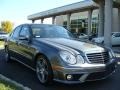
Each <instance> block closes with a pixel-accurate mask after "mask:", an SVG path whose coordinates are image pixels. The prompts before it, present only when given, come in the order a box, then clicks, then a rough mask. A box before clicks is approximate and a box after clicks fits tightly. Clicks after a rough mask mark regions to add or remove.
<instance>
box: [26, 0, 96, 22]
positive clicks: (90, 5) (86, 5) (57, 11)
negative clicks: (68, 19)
mask: <svg viewBox="0 0 120 90" xmlns="http://www.w3.org/2000/svg"><path fill="white" fill-rule="evenodd" d="M96 8H98V5H97V4H96V3H95V2H93V1H92V0H86V1H82V2H77V3H73V4H70V5H66V6H62V7H58V8H54V9H51V10H47V11H43V12H39V13H36V14H32V15H29V16H28V20H38V19H41V18H48V17H52V16H59V15H65V14H67V13H77V12H80V11H87V10H88V9H96Z"/></svg>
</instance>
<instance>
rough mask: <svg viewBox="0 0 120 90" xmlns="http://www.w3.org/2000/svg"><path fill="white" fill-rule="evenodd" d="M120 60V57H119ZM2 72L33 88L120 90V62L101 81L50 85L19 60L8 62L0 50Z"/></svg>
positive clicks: (36, 89)
mask: <svg viewBox="0 0 120 90" xmlns="http://www.w3.org/2000/svg"><path fill="white" fill-rule="evenodd" d="M117 60H119V58H117ZM0 74H2V75H4V76H6V77H8V78H10V79H12V80H14V81H16V82H18V83H21V84H23V85H24V86H27V87H29V88H31V89H32V90H120V64H119V65H118V68H117V69H116V72H115V73H114V74H113V75H111V76H110V77H109V78H107V79H105V80H101V81H94V82H85V83H82V84H77V85H66V84H61V83H58V82H53V84H51V85H49V86H44V85H41V84H40V83H39V81H38V79H37V77H36V74H35V72H34V71H32V70H31V69H29V68H27V67H25V66H23V65H22V64H20V63H18V62H15V61H14V62H11V63H6V62H5V59H4V51H3V50H0Z"/></svg>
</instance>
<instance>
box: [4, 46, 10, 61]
mask: <svg viewBox="0 0 120 90" xmlns="http://www.w3.org/2000/svg"><path fill="white" fill-rule="evenodd" d="M5 61H6V62H7V63H9V62H11V59H10V54H9V50H8V48H7V47H5Z"/></svg>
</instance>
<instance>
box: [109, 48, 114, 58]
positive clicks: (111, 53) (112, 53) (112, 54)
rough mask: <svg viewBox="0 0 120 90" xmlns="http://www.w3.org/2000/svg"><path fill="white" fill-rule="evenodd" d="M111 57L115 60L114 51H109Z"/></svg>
mask: <svg viewBox="0 0 120 90" xmlns="http://www.w3.org/2000/svg"><path fill="white" fill-rule="evenodd" d="M109 55H110V58H114V57H115V54H114V52H113V51H112V50H109Z"/></svg>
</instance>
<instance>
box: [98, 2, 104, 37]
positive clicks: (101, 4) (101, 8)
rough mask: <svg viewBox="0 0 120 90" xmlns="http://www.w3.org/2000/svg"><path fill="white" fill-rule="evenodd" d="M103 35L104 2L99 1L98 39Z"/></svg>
mask: <svg viewBox="0 0 120 90" xmlns="http://www.w3.org/2000/svg"><path fill="white" fill-rule="evenodd" d="M103 35H104V0H101V1H99V27H98V37H101V36H103Z"/></svg>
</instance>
